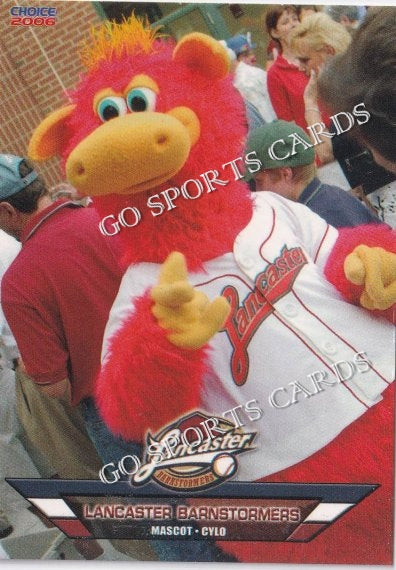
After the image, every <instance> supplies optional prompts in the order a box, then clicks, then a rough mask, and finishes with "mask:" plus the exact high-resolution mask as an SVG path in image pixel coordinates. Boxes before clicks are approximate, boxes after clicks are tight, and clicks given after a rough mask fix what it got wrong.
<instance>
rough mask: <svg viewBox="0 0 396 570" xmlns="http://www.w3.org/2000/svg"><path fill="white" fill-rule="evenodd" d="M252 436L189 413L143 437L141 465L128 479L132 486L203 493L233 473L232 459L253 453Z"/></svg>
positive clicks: (227, 423) (234, 462) (215, 419)
mask: <svg viewBox="0 0 396 570" xmlns="http://www.w3.org/2000/svg"><path fill="white" fill-rule="evenodd" d="M255 437H256V432H251V433H245V432H244V431H243V430H242V429H241V428H240V427H236V426H235V424H233V423H232V422H230V421H228V420H225V419H224V418H218V417H213V416H212V417H209V416H207V415H206V414H203V413H202V412H198V411H197V412H193V413H191V414H189V415H187V416H184V417H182V418H180V419H179V420H178V421H177V422H175V423H173V424H171V425H169V426H166V427H165V428H164V429H162V430H161V431H160V432H159V433H157V434H155V435H151V434H150V433H149V434H148V435H147V444H146V454H145V462H144V463H143V464H142V466H141V467H140V469H139V470H138V471H137V472H136V473H135V474H134V475H133V476H132V478H131V484H132V485H143V484H144V483H147V482H148V481H149V480H150V479H153V480H154V481H156V482H157V483H159V484H160V485H161V486H163V487H167V488H168V489H177V490H178V491H183V490H184V491H189V492H191V491H194V490H198V489H206V488H209V487H214V486H215V485H219V484H220V483H223V482H224V481H226V480H227V479H229V478H230V477H232V476H233V475H235V473H236V472H237V468H238V462H237V458H236V456H237V455H239V454H240V453H243V452H245V451H249V450H251V449H254V448H253V447H252V443H253V440H254V438H255Z"/></svg>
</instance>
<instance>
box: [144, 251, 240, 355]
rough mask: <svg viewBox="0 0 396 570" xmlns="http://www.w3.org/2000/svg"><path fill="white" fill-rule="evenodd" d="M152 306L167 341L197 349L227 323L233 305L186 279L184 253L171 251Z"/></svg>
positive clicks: (162, 270) (154, 288) (153, 295)
mask: <svg viewBox="0 0 396 570" xmlns="http://www.w3.org/2000/svg"><path fill="white" fill-rule="evenodd" d="M151 298H152V299H153V301H154V305H153V307H152V309H151V311H152V313H153V315H154V316H155V318H156V319H157V321H158V324H159V325H160V327H161V328H163V329H164V330H166V331H168V334H167V338H168V340H169V341H170V342H171V343H172V344H174V345H175V346H178V347H180V348H190V349H198V348H201V347H202V346H203V345H204V344H206V343H207V342H208V341H209V340H210V339H211V338H212V336H214V335H215V334H216V333H217V332H218V331H219V330H220V329H221V328H222V327H223V325H224V323H225V321H226V319H227V317H228V314H229V312H230V306H229V304H228V302H227V300H226V299H225V298H224V297H217V298H216V299H215V300H214V301H212V302H210V301H209V299H208V297H207V296H206V295H205V294H204V293H202V292H201V291H197V290H196V289H194V287H192V285H191V284H190V283H189V282H188V281H187V266H186V260H185V258H184V255H183V254H181V253H179V252H177V251H175V252H173V253H171V254H170V255H169V256H168V257H167V259H166V260H165V262H164V264H163V265H162V268H161V273H160V277H159V281H158V285H156V286H155V287H153V288H152V290H151Z"/></svg>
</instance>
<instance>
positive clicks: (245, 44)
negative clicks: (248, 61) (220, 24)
mask: <svg viewBox="0 0 396 570" xmlns="http://www.w3.org/2000/svg"><path fill="white" fill-rule="evenodd" d="M226 43H227V47H228V48H230V49H232V51H233V52H235V54H236V55H237V56H238V55H240V54H241V53H243V52H244V51H249V50H251V49H254V48H255V47H256V44H252V43H251V41H250V40H249V38H248V37H247V36H243V35H242V34H238V35H236V36H233V37H232V38H228V40H226Z"/></svg>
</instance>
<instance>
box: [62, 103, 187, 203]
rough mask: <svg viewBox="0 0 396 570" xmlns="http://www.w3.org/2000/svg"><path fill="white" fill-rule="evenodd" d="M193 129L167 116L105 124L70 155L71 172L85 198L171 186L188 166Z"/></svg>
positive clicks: (145, 116) (149, 114) (68, 168)
mask: <svg viewBox="0 0 396 570" xmlns="http://www.w3.org/2000/svg"><path fill="white" fill-rule="evenodd" d="M190 148H191V136H190V132H189V129H188V128H187V127H186V125H185V124H183V123H182V122H181V121H180V120H179V119H178V118H176V117H174V116H171V115H169V114H162V113H154V112H153V113H152V112H147V113H133V114H128V115H124V116H122V117H117V118H115V119H111V120H110V121H108V122H106V123H103V125H101V126H99V127H98V128H97V129H95V131H93V132H92V133H91V134H90V135H88V136H87V137H86V138H85V139H84V140H83V141H81V143H79V144H78V145H77V146H76V147H75V148H74V150H73V151H72V152H71V154H70V155H69V158H68V159H67V161H66V174H67V177H68V179H69V180H70V182H71V183H72V184H73V186H75V188H76V189H77V190H78V191H79V192H80V193H81V194H83V195H89V196H98V195H101V194H109V193H117V194H134V193H138V192H143V191H145V190H149V189H150V188H153V187H155V186H157V185H158V184H162V183H163V182H166V181H167V180H168V179H169V178H171V177H172V176H174V175H175V174H176V173H177V172H178V171H179V170H180V169H181V168H182V166H183V165H184V163H185V162H186V160H187V158H188V155H189V152H190Z"/></svg>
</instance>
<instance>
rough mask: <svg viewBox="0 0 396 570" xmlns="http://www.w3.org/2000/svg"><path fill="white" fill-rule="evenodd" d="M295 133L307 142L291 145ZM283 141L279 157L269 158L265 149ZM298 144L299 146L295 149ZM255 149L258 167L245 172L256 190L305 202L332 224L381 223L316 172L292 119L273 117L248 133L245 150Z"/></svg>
mask: <svg viewBox="0 0 396 570" xmlns="http://www.w3.org/2000/svg"><path fill="white" fill-rule="evenodd" d="M294 133H296V134H297V135H298V136H299V137H300V138H301V139H303V140H304V141H305V142H306V145H304V144H302V143H300V144H299V145H298V147H297V145H296V148H294V145H295V142H294V140H293V138H292V137H291V136H290V135H293V134H294ZM274 141H282V143H281V149H282V156H285V157H286V158H283V159H282V160H275V159H274V158H271V156H270V154H269V153H268V149H269V148H270V147H271V145H272V144H273V143H274ZM297 148H298V150H297ZM253 151H254V152H255V153H256V156H257V158H258V159H259V161H260V162H261V168H260V170H259V171H257V172H254V173H248V174H247V175H245V179H247V180H249V179H251V178H253V179H254V182H255V187H256V191H258V192H260V191H269V192H275V193H276V194H279V195H280V196H283V197H284V198H288V199H289V200H293V201H294V202H299V203H300V204H305V205H306V206H308V207H309V208H310V209H311V210H312V211H314V212H316V213H317V214H319V215H320V216H321V217H322V218H323V219H325V220H326V222H328V223H329V224H330V225H332V226H334V227H337V228H338V227H346V226H349V227H352V226H359V225H361V224H369V223H381V221H380V220H379V219H378V218H377V216H375V215H374V214H373V213H372V212H371V211H370V210H369V209H368V208H366V206H364V205H363V204H362V203H361V202H360V201H359V200H358V199H357V198H355V197H354V196H352V195H350V194H349V193H348V192H346V191H345V190H342V189H341V188H338V187H337V186H330V185H328V184H324V183H323V182H321V181H320V180H319V178H317V176H316V166H315V151H314V148H313V147H312V144H311V141H310V139H309V137H308V135H307V134H306V133H305V131H304V130H303V129H301V128H300V127H298V126H297V125H296V124H295V123H289V122H287V121H274V122H273V123H271V124H268V125H264V126H262V127H259V128H258V129H256V130H255V131H253V132H252V133H250V135H249V136H248V139H247V143H246V153H249V152H253Z"/></svg>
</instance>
